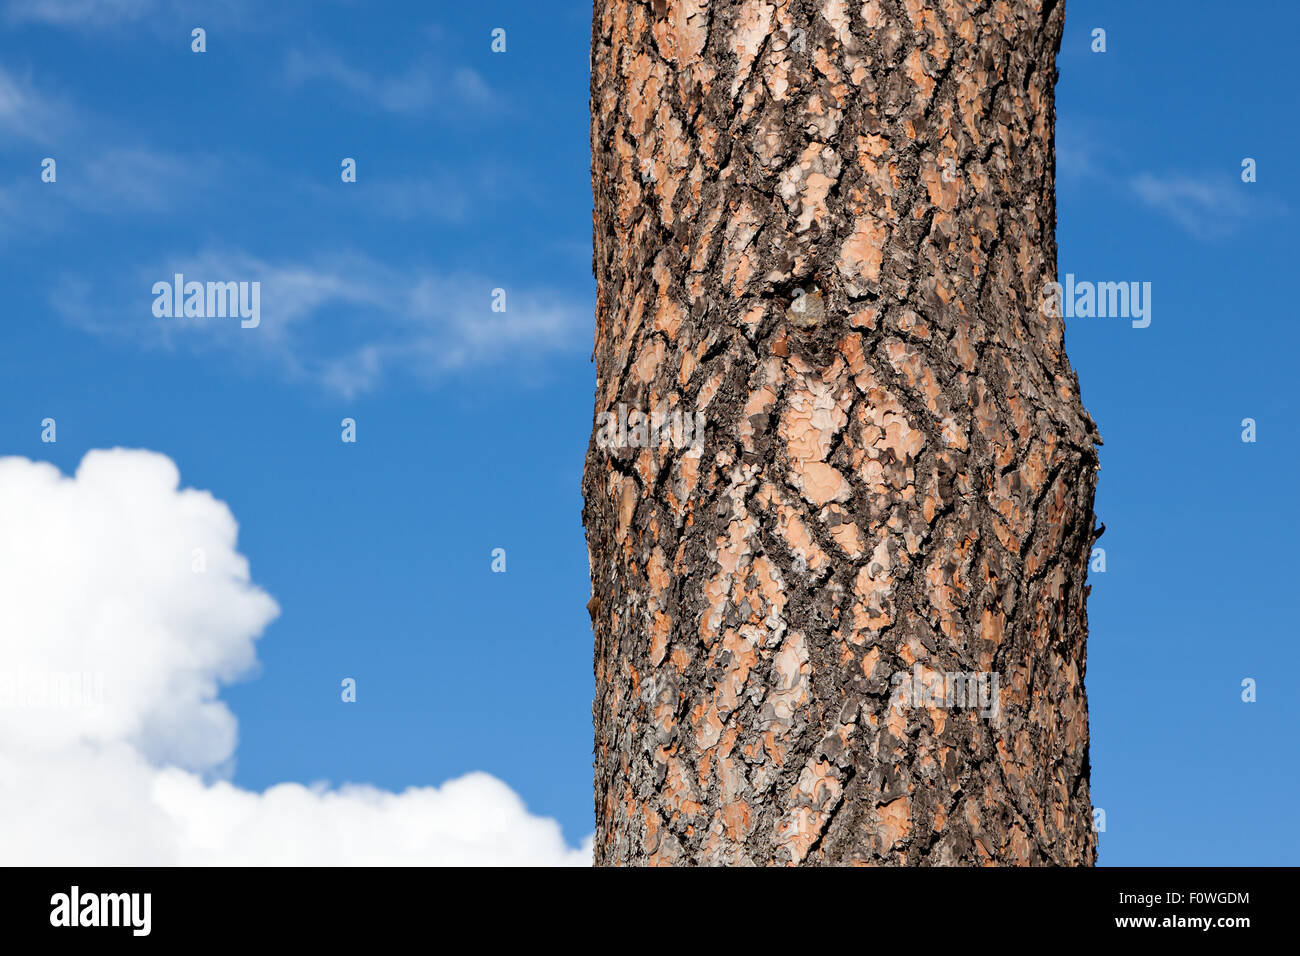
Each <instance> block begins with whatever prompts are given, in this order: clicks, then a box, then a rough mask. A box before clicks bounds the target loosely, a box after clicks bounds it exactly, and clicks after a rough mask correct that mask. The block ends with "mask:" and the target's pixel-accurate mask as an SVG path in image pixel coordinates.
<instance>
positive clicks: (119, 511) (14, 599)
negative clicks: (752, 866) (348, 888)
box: [0, 449, 590, 865]
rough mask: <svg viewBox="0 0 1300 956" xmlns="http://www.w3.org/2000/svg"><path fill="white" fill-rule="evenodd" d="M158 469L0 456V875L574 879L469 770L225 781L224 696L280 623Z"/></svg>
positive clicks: (541, 822)
mask: <svg viewBox="0 0 1300 956" xmlns="http://www.w3.org/2000/svg"><path fill="white" fill-rule="evenodd" d="M237 532H238V526H237V524H236V522H235V518H234V516H233V515H232V514H231V512H230V509H229V508H227V507H226V505H225V504H223V503H222V502H220V501H218V500H216V499H215V498H214V497H213V496H212V495H210V494H209V493H207V492H204V491H196V490H193V489H182V488H180V475H179V473H178V471H177V469H176V466H175V465H174V464H173V463H172V462H171V460H170V459H168V458H167V457H165V456H163V455H159V454H155V453H152V452H145V451H130V450H125V449H114V450H111V451H92V452H90V453H89V454H87V455H86V457H85V458H84V459H83V461H82V462H81V465H80V467H79V468H78V469H77V472H76V475H75V476H73V477H70V478H69V477H67V476H64V475H63V474H61V473H60V472H59V470H58V469H57V468H55V467H54V466H52V465H49V464H46V463H41V462H33V461H29V460H27V459H25V458H0V863H6V864H51V865H54V864H61V865H143V864H159V865H169V864H216V865H221V864H333V863H339V864H376V865H382V864H425V863H430V864H440V863H448V864H491V863H521V864H582V863H586V862H588V861H589V860H590V848H589V846H588V847H584V848H582V849H573V848H572V847H569V846H568V845H566V843H565V841H564V839H563V836H562V835H561V832H560V827H559V825H558V824H557V823H556V822H555V821H554V820H550V819H545V818H541V817H536V816H532V815H530V814H529V813H528V811H527V809H526V808H525V806H524V804H523V802H522V801H521V800H520V799H519V797H518V796H517V795H516V794H515V793H514V792H513V791H511V790H510V788H509V787H507V786H506V785H505V784H503V783H502V782H501V781H499V780H497V779H495V778H493V777H491V776H489V775H487V774H482V773H476V774H470V775H468V776H465V777H461V778H459V779H457V780H452V781H449V782H447V783H445V784H443V785H442V786H440V787H418V788H412V789H408V790H406V791H404V792H402V793H390V792H385V791H382V790H379V789H376V788H373V787H369V786H359V785H352V786H342V787H338V788H329V787H326V786H323V785H319V786H312V787H305V786H302V785H299V784H296V783H284V784H279V785H277V786H274V787H271V788H270V789H268V790H266V791H264V792H254V791H249V790H244V789H241V788H239V787H237V786H234V785H233V784H231V783H230V782H229V781H228V776H229V774H228V771H229V768H230V766H231V765H232V760H233V756H234V751H235V744H236V740H237V730H238V728H237V725H236V721H235V718H234V716H233V715H232V714H231V712H230V710H229V709H228V708H227V707H226V705H225V704H224V703H223V702H222V701H221V699H220V697H219V693H220V689H221V686H222V684H223V683H227V682H229V681H231V680H234V679H236V678H238V677H240V676H241V675H244V674H246V673H248V672H249V671H250V669H251V668H253V667H254V665H255V664H256V642H257V640H258V638H259V637H260V636H261V634H262V632H263V631H264V630H265V628H266V627H267V625H268V624H269V623H270V622H271V621H272V620H273V619H274V618H275V616H276V615H277V614H278V613H279V608H278V607H277V606H276V603H275V601H274V600H273V599H272V598H271V597H270V596H269V595H267V594H266V593H265V592H264V591H262V590H261V589H260V588H259V587H257V585H256V584H254V583H253V581H252V579H251V577H250V573H249V565H248V561H247V560H246V559H245V558H244V557H243V556H242V555H241V554H240V553H239V552H238V550H237Z"/></svg>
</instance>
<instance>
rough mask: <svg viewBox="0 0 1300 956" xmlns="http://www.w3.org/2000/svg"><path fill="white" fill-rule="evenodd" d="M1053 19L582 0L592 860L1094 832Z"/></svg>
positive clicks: (699, 860) (968, 5) (958, 5)
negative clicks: (589, 213) (1060, 308)
mask: <svg viewBox="0 0 1300 956" xmlns="http://www.w3.org/2000/svg"><path fill="white" fill-rule="evenodd" d="M1063 19H1064V8H1063V4H1061V3H1058V2H1054V0H983V2H978V3H977V2H968V0H866V2H863V0H855V2H851V3H850V2H845V0H803V2H801V0H791V2H785V0H772V2H763V0H745V2H741V0H713V2H710V0H652V2H642V0H596V3H595V17H594V23H593V39H592V63H591V66H592V76H591V112H592V129H591V146H592V180H593V190H594V196H595V210H594V233H595V255H594V263H593V266H594V270H595V274H596V280H597V301H596V340H595V360H596V412H597V415H598V420H597V428H596V430H595V434H594V436H593V439H592V443H591V446H590V448H589V450H588V455H587V462H586V474H585V477H584V481H583V491H584V495H585V499H586V504H585V508H584V514H583V518H584V524H585V526H586V529H587V540H588V547H589V551H590V556H591V576H592V599H591V603H590V605H589V610H590V611H591V616H592V623H593V628H594V632H595V641H596V647H595V671H596V700H595V704H594V708H593V710H594V717H595V729H596V738H595V790H596V862H597V863H599V864H615V863H650V864H751V863H752V864H786V863H800V864H844V863H869V864H908V865H941V864H962V865H967V864H982V863H996V864H1013V863H1014V864H1058V865H1080V864H1083V865H1090V864H1092V863H1093V862H1094V861H1095V857H1096V842H1095V836H1094V833H1093V828H1092V806H1091V800H1090V797H1089V793H1088V709H1087V701H1086V698H1085V696H1084V666H1085V659H1086V647H1085V642H1086V638H1087V617H1086V611H1085V599H1086V596H1087V591H1088V588H1087V587H1086V585H1085V579H1086V575H1087V565H1088V559H1089V554H1090V550H1091V547H1092V544H1093V541H1094V540H1095V533H1094V530H1093V523H1094V522H1093V510H1092V507H1093V493H1094V489H1095V487H1096V475H1097V454H1096V449H1095V447H1094V444H1095V443H1096V441H1097V434H1096V429H1095V427H1094V425H1093V422H1092V420H1091V419H1090V418H1089V417H1088V414H1087V413H1086V412H1085V411H1084V409H1083V406H1082V404H1081V402H1080V398H1079V390H1078V383H1077V379H1076V377H1075V375H1074V372H1073V371H1072V369H1071V368H1070V365H1069V363H1068V360H1067V359H1066V356H1065V353H1064V351H1063V335H1064V328H1063V322H1062V319H1061V318H1059V317H1056V316H1051V315H1045V314H1044V313H1043V311H1042V309H1041V308H1040V306H1041V303H1042V301H1043V296H1042V290H1043V286H1044V283H1046V282H1049V281H1051V280H1053V279H1054V278H1055V274H1054V273H1055V258H1056V244H1055V237H1054V229H1055V218H1056V206H1055V198H1054V188H1055V187H1054V172H1055V169H1054V167H1055V156H1054V152H1053V124H1054V117H1055V106H1054V99H1053V97H1054V91H1053V87H1054V85H1055V82H1056V64H1055V59H1056V52H1057V50H1058V48H1059V45H1060V38H1061V29H1062V22H1063ZM620 405H622V406H624V407H625V409H626V410H627V412H628V415H627V418H628V421H627V422H626V424H624V423H623V422H621V421H619V420H618V419H619V415H618V413H619V406H620ZM600 413H612V415H613V419H611V420H610V421H607V420H606V419H607V416H603V415H601V414H600ZM633 413H657V415H658V416H665V415H666V416H667V418H668V421H669V422H670V423H672V424H675V425H677V426H678V427H677V429H676V431H675V432H674V431H668V432H667V433H665V431H664V430H662V429H657V428H656V426H657V425H659V424H660V419H659V417H656V418H654V419H652V420H651V421H650V422H649V424H648V425H647V423H646V422H645V421H644V420H642V419H641V418H640V416H639V415H638V414H633ZM674 413H680V416H681V417H680V418H675V417H674ZM696 413H698V414H699V416H700V420H701V423H702V429H701V431H702V434H699V435H696V434H695V433H694V432H693V431H692V427H691V426H692V424H693V423H694V421H695V419H694V418H693V417H688V416H694V415H695V414H696ZM954 675H966V684H965V686H964V687H962V686H960V684H959V681H958V680H957V679H956V678H955V677H954ZM994 679H996V681H997V683H996V690H995V692H994V691H993V690H992V681H993V680H994ZM921 685H924V686H921ZM971 687H975V688H976V692H975V693H974V695H973V696H971V697H965V696H963V694H964V692H968V691H969V690H970V688H971ZM909 688H910V689H909ZM924 688H929V693H928V694H927V693H926V692H925V689H924ZM980 688H982V689H983V691H986V692H990V693H991V696H990V697H989V698H985V699H981V698H979V697H978V693H979V692H980Z"/></svg>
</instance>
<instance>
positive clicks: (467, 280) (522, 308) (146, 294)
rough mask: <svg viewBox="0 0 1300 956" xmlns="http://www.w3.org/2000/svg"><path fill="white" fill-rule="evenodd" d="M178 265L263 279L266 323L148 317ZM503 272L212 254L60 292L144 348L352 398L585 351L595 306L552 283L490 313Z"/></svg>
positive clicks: (88, 320)
mask: <svg viewBox="0 0 1300 956" xmlns="http://www.w3.org/2000/svg"><path fill="white" fill-rule="evenodd" d="M176 273H181V274H182V275H184V276H185V278H186V280H187V281H189V280H194V281H199V282H208V281H212V282H225V281H243V282H254V281H256V282H260V283H261V287H260V288H261V324H260V325H259V326H258V327H257V328H250V329H244V328H241V327H240V325H239V322H237V321H234V322H232V321H229V320H224V319H181V320H177V319H166V318H164V319H159V318H155V317H154V316H153V312H152V306H153V296H152V294H150V289H151V288H152V286H153V283H154V282H159V281H164V282H170V281H172V276H173V275H174V274H176ZM499 282H500V280H499V279H498V280H495V281H494V280H493V279H492V278H490V277H487V276H482V275H473V274H448V273H439V272H434V271H432V270H428V269H413V270H400V269H396V268H393V267H391V266H388V265H386V264H383V263H380V262H377V261H375V260H373V259H370V258H368V257H366V256H362V255H355V254H353V255H344V254H337V255H333V256H328V257H322V258H319V259H317V260H315V261H313V262H311V263H308V264H294V263H274V262H269V261H266V260H263V259H259V258H257V257H255V256H251V255H248V254H247V253H243V252H230V251H207V252H203V253H200V254H198V255H194V256H190V257H188V258H185V259H176V260H171V261H169V262H166V263H162V264H160V265H158V266H157V267H155V268H153V269H151V270H148V271H143V272H140V273H138V274H137V275H135V276H134V277H133V279H132V280H131V281H130V283H129V284H127V285H121V286H119V287H115V288H111V289H98V288H95V287H93V286H92V285H91V284H90V283H88V282H87V281H86V280H85V279H81V278H67V279H65V280H64V282H63V284H62V286H61V287H60V288H59V289H58V290H57V292H56V293H55V294H54V296H53V304H54V307H55V308H56V309H57V310H58V311H59V312H61V313H62V314H63V315H64V316H65V318H67V320H68V321H70V322H72V323H73V324H75V325H78V326H80V327H82V328H86V329H88V330H90V331H92V332H95V333H98V334H101V335H107V336H120V337H127V338H132V339H136V340H138V341H140V342H142V343H143V344H145V345H146V346H149V347H165V348H184V349H190V350H192V351H195V352H213V353H225V354H227V355H229V356H231V357H232V358H234V359H236V360H238V361H243V362H255V363H260V364H261V365H263V366H266V367H270V368H272V369H276V370H278V371H280V372H281V373H283V374H285V375H286V376H288V377H289V378H290V379H291V380H301V381H309V382H313V383H315V384H316V385H318V386H320V387H323V388H325V389H327V390H330V391H333V392H337V393H338V394H340V395H343V396H345V397H351V396H354V395H357V394H360V393H363V392H367V391H369V390H371V389H373V388H375V387H376V386H378V385H379V384H380V383H381V381H383V380H384V378H385V377H386V376H388V375H390V374H395V373H400V374H405V375H409V376H411V377H413V378H415V379H417V380H420V381H426V382H431V381H434V380H436V379H437V378H438V376H440V375H442V374H444V373H446V372H448V371H451V370H456V369H463V368H467V367H477V366H489V365H494V364H507V363H509V364H514V365H522V364H525V363H527V362H528V361H530V360H535V359H537V358H540V357H543V356H546V355H552V354H556V353H563V352H570V351H575V350H579V349H581V348H582V347H583V343H584V341H589V339H587V338H586V337H587V336H588V335H589V334H590V333H589V331H588V330H589V327H590V319H589V316H590V315H591V307H590V305H589V304H587V303H578V302H575V301H573V300H572V299H570V298H568V297H565V296H563V295H561V294H559V293H556V292H554V291H553V290H549V289H545V288H536V287H524V286H509V285H508V287H507V288H506V311H505V312H494V311H492V290H493V289H494V288H496V287H498V284H499Z"/></svg>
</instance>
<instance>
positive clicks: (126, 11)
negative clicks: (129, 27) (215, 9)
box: [5, 0, 158, 27]
mask: <svg viewBox="0 0 1300 956" xmlns="http://www.w3.org/2000/svg"><path fill="white" fill-rule="evenodd" d="M157 6H158V4H157V3H156V2H155V0H10V3H9V5H8V6H7V7H6V8H5V14H6V16H7V17H8V19H9V20H10V21H11V22H14V23H48V24H53V25H55V26H76V27H85V26H89V25H94V26H103V25H106V24H115V23H130V22H133V21H136V20H139V19H140V18H142V17H144V16H146V15H148V14H151V13H153V12H154V11H155V10H156V9H157Z"/></svg>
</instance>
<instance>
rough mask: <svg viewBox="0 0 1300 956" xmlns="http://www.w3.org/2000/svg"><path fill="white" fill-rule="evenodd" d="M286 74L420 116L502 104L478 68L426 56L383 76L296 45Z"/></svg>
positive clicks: (300, 81)
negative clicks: (442, 64) (446, 65)
mask: <svg viewBox="0 0 1300 956" xmlns="http://www.w3.org/2000/svg"><path fill="white" fill-rule="evenodd" d="M285 78H286V79H287V80H288V82H289V84H290V85H291V86H303V85H306V84H309V83H326V84H331V85H334V86H337V87H340V88H342V89H343V90H346V91H347V92H348V93H350V94H352V95H353V96H355V97H356V98H357V99H358V100H361V101H363V102H364V103H367V104H370V105H372V106H375V107H378V108H379V109H381V110H383V111H384V112H387V113H395V114H407V115H418V114H423V113H427V112H429V111H431V110H433V109H435V108H440V109H444V110H449V109H453V108H454V109H463V108H466V107H468V108H473V109H478V110H489V109H495V108H497V107H498V106H499V105H500V101H499V99H498V97H497V96H496V94H495V93H493V92H492V89H491V88H490V87H489V86H488V84H487V81H486V80H484V79H483V77H482V76H481V75H479V74H478V73H477V72H476V71H475V70H472V69H470V68H469V67H463V66H462V67H456V68H455V69H450V70H439V69H438V68H436V67H435V66H434V65H433V64H432V62H430V61H424V60H421V61H416V62H415V63H412V64H411V65H410V66H408V67H407V68H406V69H405V70H404V71H402V72H400V73H391V74H383V75H381V74H376V73H371V72H368V71H366V70H364V69H361V68H360V67H357V66H353V65H351V64H349V63H347V62H346V61H344V60H343V58H342V57H340V56H339V55H338V54H337V53H334V52H332V51H330V50H327V49H323V48H316V49H312V50H302V49H293V50H290V51H289V54H288V56H287V57H286V60H285Z"/></svg>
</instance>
